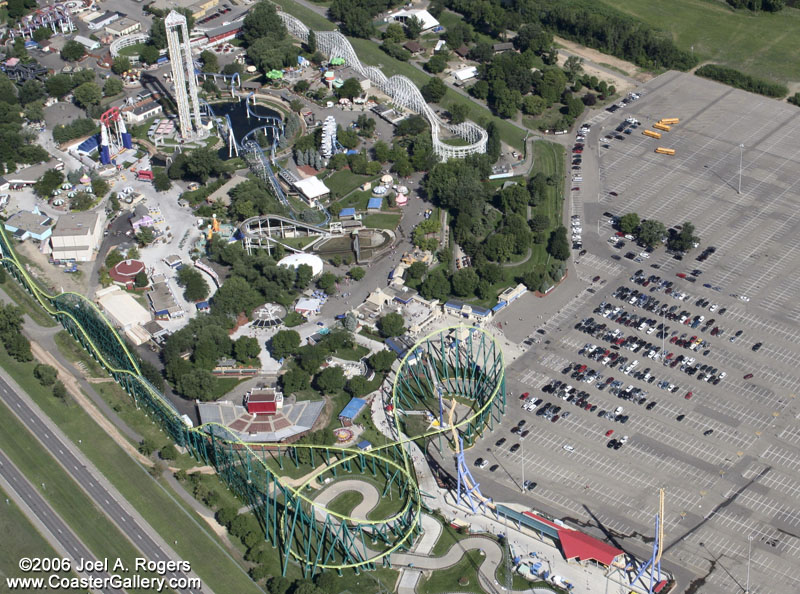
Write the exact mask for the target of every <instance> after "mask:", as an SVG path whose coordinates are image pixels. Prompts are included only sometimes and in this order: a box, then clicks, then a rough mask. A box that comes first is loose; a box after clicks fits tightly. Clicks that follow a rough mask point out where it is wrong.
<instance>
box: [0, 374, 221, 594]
mask: <svg viewBox="0 0 800 594" xmlns="http://www.w3.org/2000/svg"><path fill="white" fill-rule="evenodd" d="M12 384H13V385H15V384H14V382H13V380H11V379H10V378H9V377H8V375H7V374H6V372H5V371H4V370H3V371H0V397H1V398H2V399H3V401H4V402H5V403H6V405H8V407H9V408H10V409H11V410H12V412H13V413H14V414H15V415H16V417H17V418H18V419H19V420H20V421H22V423H24V424H25V426H26V427H27V428H28V430H29V431H31V432H32V433H33V435H35V436H36V438H37V439H39V441H40V442H41V443H42V445H44V447H45V448H46V449H47V450H48V451H49V452H50V454H51V455H52V456H53V457H54V458H55V459H56V460H58V461H59V463H60V464H61V465H62V467H63V468H64V469H65V470H66V471H67V472H68V473H69V474H70V475H71V476H72V478H73V479H74V480H75V482H77V483H78V484H79V485H80V486H81V487H82V488H83V490H84V491H85V492H86V493H87V494H88V495H89V497H91V498H92V499H93V500H94V502H95V503H96V505H97V506H98V507H99V508H100V509H102V510H103V511H104V512H105V514H106V515H107V516H108V517H109V518H110V519H111V521H112V522H114V523H115V524H116V525H117V526H118V527H119V529H120V530H121V531H122V532H123V533H124V534H126V535H127V536H128V538H129V539H130V540H131V542H132V543H133V544H134V546H135V547H136V548H137V549H138V550H139V551H141V552H142V554H143V556H144V557H146V558H147V559H149V560H150V561H164V562H167V561H180V560H181V559H180V557H179V556H178V555H177V554H176V553H175V552H174V551H172V549H170V548H169V547H168V546H167V545H166V544H165V543H163V541H162V542H161V543H159V542H157V541H161V539H160V537H158V536H157V535H156V533H155V531H154V530H153V529H152V527H150V526H149V525H148V524H147V523H146V522H145V521H144V519H143V518H142V517H141V516H139V514H138V513H137V512H135V511H134V510H133V509H132V507H131V506H130V504H128V503H127V502H125V504H124V505H123V504H122V503H120V501H124V498H123V497H122V495H121V494H120V493H119V492H118V491H117V490H116V489H115V488H114V487H113V486H112V485H111V484H110V483H109V482H108V481H107V480H106V478H105V477H103V476H102V474H101V473H100V471H99V470H98V469H97V468H95V466H94V465H93V464H92V463H91V462H90V461H89V460H88V459H87V458H86V457H85V456H84V455H83V454H82V453H81V452H80V451H79V450H78V449H77V448H75V447H74V445H73V444H72V443H71V442H70V440H69V439H68V438H67V437H66V436H65V435H64V434H63V433H62V432H61V430H60V429H58V427H56V426H55V425H54V424H53V423H52V422H51V421H50V419H48V418H47V417H46V415H45V414H44V413H43V412H42V411H41V409H39V407H38V406H36V404H35V403H33V401H32V400H31V399H30V397H29V396H28V395H27V394H24V393H22V392H21V390H19V391H18V390H17V389H16V388H15V387H12ZM26 437H28V436H26ZM3 468H5V465H4V466H3ZM12 484H13V483H12ZM165 550H166V551H167V552H165ZM163 577H165V578H167V579H169V578H177V579H183V580H187V579H189V578H190V577H191V578H196V577H197V576H196V574H195V573H194V572H192V573H191V575H190V576H187V575H186V574H185V573H183V572H167V573H166V574H165V575H164V576H163ZM175 591H176V592H184V593H186V594H199V593H200V592H204V591H205V592H210V590H209V589H208V588H206V587H205V586H204V587H203V589H200V588H184V589H179V588H175Z"/></svg>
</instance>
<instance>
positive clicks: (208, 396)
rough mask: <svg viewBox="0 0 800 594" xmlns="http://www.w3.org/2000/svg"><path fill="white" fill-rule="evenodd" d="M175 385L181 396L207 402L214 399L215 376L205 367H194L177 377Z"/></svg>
mask: <svg viewBox="0 0 800 594" xmlns="http://www.w3.org/2000/svg"><path fill="white" fill-rule="evenodd" d="M175 387H176V389H177V391H178V393H180V394H181V395H183V396H186V397H188V398H196V399H198V400H200V401H203V402H207V401H209V400H213V399H214V396H215V391H216V389H217V378H216V377H214V376H213V375H212V373H211V372H210V371H209V370H207V369H197V368H195V369H194V370H193V371H192V372H191V373H186V374H184V375H182V376H181V377H179V378H178V382H177V385H176V386H175Z"/></svg>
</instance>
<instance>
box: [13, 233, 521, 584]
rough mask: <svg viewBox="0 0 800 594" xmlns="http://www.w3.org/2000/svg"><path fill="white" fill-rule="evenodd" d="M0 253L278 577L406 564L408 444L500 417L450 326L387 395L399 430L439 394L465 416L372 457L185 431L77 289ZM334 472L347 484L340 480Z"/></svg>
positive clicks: (486, 358) (481, 363)
mask: <svg viewBox="0 0 800 594" xmlns="http://www.w3.org/2000/svg"><path fill="white" fill-rule="evenodd" d="M0 253H1V254H0V255H2V263H3V265H4V266H5V268H6V269H7V270H8V272H9V273H10V274H11V275H13V276H14V278H16V279H17V280H18V281H19V282H20V283H21V284H22V285H23V287H24V288H25V289H26V290H28V291H29V292H30V293H31V295H32V296H33V297H34V298H35V299H36V300H37V301H38V302H39V304H40V305H41V306H42V307H43V308H44V309H45V310H46V311H47V312H48V313H49V314H50V315H52V316H53V317H54V318H56V319H57V320H58V321H59V322H61V324H62V325H63V326H64V328H65V329H66V330H67V331H68V332H69V333H70V334H71V335H72V336H73V337H74V338H75V339H76V340H78V341H79V342H80V343H81V345H82V346H83V347H84V348H85V349H86V350H87V351H88V352H89V353H90V354H91V355H92V356H93V357H95V359H97V361H98V362H99V363H100V364H101V365H102V366H103V367H104V368H105V369H106V370H107V371H108V372H109V374H110V375H112V376H113V378H114V379H115V380H116V381H117V382H118V383H119V384H120V385H121V386H122V387H123V388H124V389H125V390H126V391H127V392H128V393H129V394H130V395H131V396H132V397H133V398H134V399H135V400H136V402H137V404H138V405H139V406H140V407H142V408H144V409H145V410H147V411H148V412H149V413H150V414H151V415H152V416H153V417H154V419H155V420H156V421H157V422H158V423H160V424H161V426H162V427H163V429H164V430H165V431H166V432H168V433H169V435H170V436H171V437H172V438H173V439H174V440H175V442H176V444H178V445H180V446H183V447H185V448H186V449H187V451H188V452H189V453H190V454H191V455H192V456H194V457H195V458H196V459H197V460H198V461H199V462H201V463H203V464H208V465H211V466H213V467H214V468H215V469H216V471H217V472H218V474H219V476H220V477H221V478H222V479H223V480H224V481H225V482H226V483H227V485H228V486H229V487H230V488H231V489H232V490H233V491H234V492H235V493H236V494H237V495H238V496H239V497H240V498H241V499H242V500H243V501H244V502H246V503H247V504H248V505H249V506H250V507H251V508H252V510H253V511H254V513H255V514H256V516H257V518H258V519H259V521H260V523H261V525H262V527H263V529H264V532H265V538H266V540H267V541H268V542H270V543H271V544H272V545H273V546H274V547H276V548H278V549H279V551H280V554H281V559H282V567H283V572H284V573H285V572H286V568H287V567H288V565H289V563H290V562H296V563H298V564H299V565H300V566H301V567H302V569H303V571H304V573H305V574H306V575H313V574H315V573H317V572H319V571H321V570H325V569H329V570H330V569H333V570H342V569H347V568H351V569H354V570H356V571H359V570H361V569H372V568H375V567H376V566H377V564H379V563H381V564H383V565H386V566H390V565H391V564H392V562H393V559H394V558H395V557H397V559H394V562H401V563H409V562H410V559H411V557H409V556H406V555H400V553H403V552H404V551H405V550H406V549H408V548H409V547H410V546H411V544H412V542H413V541H414V539H415V537H416V536H417V535H418V534H420V532H421V531H422V523H424V522H425V520H424V519H423V518H424V517H426V516H423V514H422V512H423V508H424V506H425V505H424V501H423V493H422V492H421V491H420V489H419V485H418V481H417V476H416V474H415V470H414V466H413V462H412V460H411V459H410V455H409V452H408V449H409V446H407V445H406V444H408V443H409V442H411V441H413V440H414V439H417V438H420V437H433V436H437V437H438V436H441V437H442V438H443V439H444V440H447V441H448V442H449V443H450V447H454V446H455V444H453V443H452V442H453V436H454V435H458V436H459V437H460V439H461V440H463V441H464V442H465V443H467V444H471V443H473V442H474V440H475V439H476V438H477V437H479V436H480V434H481V433H482V432H483V431H484V429H486V428H490V427H491V426H493V424H494V422H495V421H499V420H500V418H501V416H502V414H503V412H504V409H505V370H504V365H503V357H502V353H501V350H500V348H499V346H498V345H497V344H496V343H495V341H494V340H493V339H492V337H491V336H489V335H488V334H486V333H485V332H484V331H483V330H480V329H476V328H469V327H456V328H447V329H444V330H441V331H438V332H436V333H434V334H431V335H429V336H427V337H426V338H424V339H423V340H422V341H420V342H419V343H418V344H417V345H415V347H414V348H413V349H411V350H410V351H409V352H408V354H407V355H406V356H405V357H404V358H403V360H402V362H401V364H400V367H399V369H398V371H397V373H396V376H395V378H394V384H393V390H392V395H391V403H392V405H393V411H392V414H393V421H394V423H395V426H396V427H403V426H404V423H405V421H404V418H405V417H406V415H408V414H409V413H411V414H412V415H414V414H416V415H418V414H420V413H422V414H425V411H429V412H430V413H431V414H432V415H433V416H434V417H435V418H439V419H442V408H441V406H442V404H441V403H442V398H440V396H442V395H444V396H446V397H447V398H450V399H455V400H457V401H458V402H459V405H460V410H461V411H463V413H462V414H460V415H459V418H458V420H457V421H454V422H453V425H452V427H449V426H443V425H442V424H440V425H439V426H438V427H435V428H434V429H433V430H431V431H426V432H422V434H421V435H413V436H405V435H403V434H402V433H401V434H400V435H399V438H398V439H397V440H395V441H391V442H388V443H386V444H383V445H375V446H374V447H373V448H372V449H371V450H370V451H362V450H359V449H358V448H354V447H340V446H333V445H332V446H315V445H306V444H293V445H285V444H281V443H258V444H256V443H244V442H241V441H239V440H238V439H237V438H236V437H235V436H234V435H232V434H231V433H230V432H229V431H228V429H227V428H226V427H224V426H222V425H217V424H204V425H201V426H198V427H189V426H188V425H187V424H186V423H184V421H183V420H182V419H181V416H180V414H179V413H178V411H177V410H176V409H175V408H174V406H173V405H172V404H171V403H170V402H169V401H168V400H167V399H166V398H165V397H164V396H163V395H162V394H161V393H160V392H159V391H158V390H157V389H156V388H155V387H154V386H153V385H152V384H150V383H149V382H148V381H147V380H146V379H145V378H144V376H143V375H142V373H141V371H140V369H139V366H138V364H137V361H136V358H135V357H134V356H133V355H132V353H131V352H130V351H129V350H128V349H127V347H126V345H125V342H124V341H123V340H122V339H121V338H120V336H119V335H118V334H117V332H116V330H115V329H114V328H113V326H112V325H111V324H110V323H109V321H108V320H107V319H106V318H105V317H104V316H103V315H102V314H101V313H100V311H99V310H98V309H97V308H96V306H95V305H94V304H93V303H92V302H91V301H89V300H88V299H86V298H85V297H84V296H82V295H79V294H77V293H60V294H58V295H50V294H48V293H46V292H45V291H44V290H43V289H42V288H41V287H39V286H38V285H37V284H36V282H35V281H33V280H32V279H31V277H30V276H29V275H28V274H27V272H26V271H25V268H24V266H23V265H22V264H21V263H20V261H19V260H18V258H17V255H16V254H15V252H14V251H13V249H12V247H11V242H10V240H9V238H8V236H7V235H6V233H5V231H2V230H0ZM290 477H295V478H290ZM342 477H346V478H347V481H348V482H347V483H344V482H339V481H337V479H339V478H342ZM359 477H362V478H359ZM365 482H366V483H369V484H370V487H371V489H373V490H374V492H371V491H370V487H367V488H364V483H365ZM326 483H331V486H336V485H338V486H337V487H336V489H337V490H339V489H345V488H346V485H347V486H352V485H355V484H358V485H359V487H358V488H359V490H360V491H361V492H362V493H365V494H366V495H365V496H364V499H363V505H361V506H357V508H356V509H355V510H353V511H352V512H351V515H345V514H342V513H337V512H335V511H332V510H330V509H327V508H326V507H325V505H326V504H327V503H329V502H330V501H331V500H332V499H333V498H334V497H335V493H334V492H330V493H328V494H327V495H325V493H326V492H325V491H323V492H322V493H323V498H319V499H316V500H315V499H314V498H313V497H312V496H311V494H310V493H309V492H310V491H312V490H313V488H314V487H316V488H319V487H320V486H322V485H324V484H326ZM309 487H312V489H309ZM378 490H380V491H381V493H380V495H381V497H387V496H391V497H392V499H393V500H394V501H396V506H394V507H393V509H391V510H390V511H389V512H387V513H386V516H385V517H381V518H378V519H368V516H369V513H368V512H369V510H370V509H372V508H374V507H375V500H376V498H375V494H376V493H377V492H378ZM428 519H429V520H430V518H428ZM478 540H480V544H479V545H478V544H476V543H472V544H475V545H476V546H480V547H482V548H484V549H487V547H489V548H491V545H492V543H491V541H488V540H486V539H478ZM368 543H369V544H368ZM464 544H469V543H464ZM495 546H496V545H495ZM496 548H497V551H494V552H493V553H492V554H491V555H488V554H487V560H486V562H484V564H483V565H482V568H481V572H482V574H483V575H482V577H483V578H486V577H487V576H493V575H494V571H495V570H496V567H497V564H498V563H499V562H500V560H501V559H502V554H501V552H500V550H499V547H496ZM462 552H463V549H459V550H458V551H456V550H455V549H454V550H451V552H450V553H451V554H453V555H456V554H457V555H458V557H460V555H461V554H462ZM425 557H426V558H427V556H425ZM453 562H455V559H453ZM421 563H423V564H424V561H422V562H421ZM442 563H443V560H441V559H440V560H439V563H437V565H436V568H441V567H443V565H442ZM420 567H423V565H422V564H421V565H420Z"/></svg>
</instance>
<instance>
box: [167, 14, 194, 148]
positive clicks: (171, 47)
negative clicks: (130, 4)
mask: <svg viewBox="0 0 800 594" xmlns="http://www.w3.org/2000/svg"><path fill="white" fill-rule="evenodd" d="M164 27H165V28H166V31H167V49H168V51H169V61H170V64H171V65H172V82H173V84H174V85H175V103H176V104H177V106H178V122H179V125H180V129H181V137H182V138H183V139H184V140H189V139H192V138H197V137H198V136H201V134H202V130H203V122H202V121H201V119H200V101H199V100H198V98H197V81H196V79H195V67H194V59H193V58H192V48H191V47H190V46H189V29H188V27H187V26H186V17H185V16H183V15H182V14H180V13H179V12H176V11H174V10H173V11H171V12H170V13H169V14H168V15H167V18H166V19H164ZM190 101H191V106H190V105H189V102H190ZM193 122H194V128H192V123H193Z"/></svg>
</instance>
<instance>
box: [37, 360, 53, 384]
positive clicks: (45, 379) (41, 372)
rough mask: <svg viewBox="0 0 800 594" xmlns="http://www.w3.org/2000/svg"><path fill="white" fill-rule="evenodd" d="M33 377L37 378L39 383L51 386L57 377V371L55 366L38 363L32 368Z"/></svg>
mask: <svg viewBox="0 0 800 594" xmlns="http://www.w3.org/2000/svg"><path fill="white" fill-rule="evenodd" d="M33 377H35V378H36V379H37V380H39V383H40V384H42V385H43V386H52V385H53V384H54V383H56V379H58V371H56V368H55V367H51V366H50V365H45V364H43V363H38V364H37V365H36V367H34V368H33Z"/></svg>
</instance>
